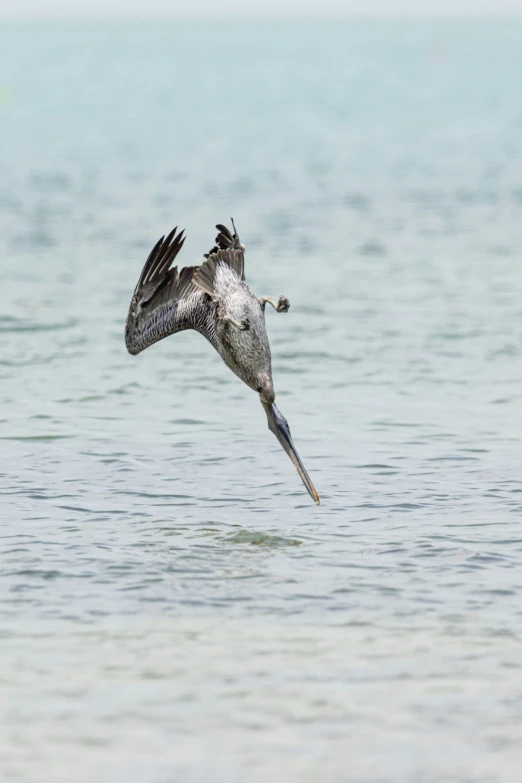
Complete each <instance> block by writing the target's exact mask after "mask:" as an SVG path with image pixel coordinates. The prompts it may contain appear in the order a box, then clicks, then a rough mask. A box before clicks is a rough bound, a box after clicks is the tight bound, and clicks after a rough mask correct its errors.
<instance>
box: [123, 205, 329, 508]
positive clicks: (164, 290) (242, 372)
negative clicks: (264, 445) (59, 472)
mask: <svg viewBox="0 0 522 783" xmlns="http://www.w3.org/2000/svg"><path fill="white" fill-rule="evenodd" d="M231 221H232V229H233V233H232V232H231V231H230V230H229V229H228V228H227V227H226V226H224V225H223V224H221V223H218V224H217V225H216V228H217V230H218V235H217V237H216V239H215V245H214V247H213V248H212V249H211V250H210V251H209V252H208V253H205V254H204V256H203V258H204V259H205V260H204V261H203V262H202V263H201V264H200V265H199V266H186V267H183V268H180V269H179V270H178V267H177V266H174V267H173V266H172V264H173V262H174V261H175V259H176V258H177V256H178V254H179V252H180V250H181V249H182V247H183V245H184V243H185V239H186V236H185V231H184V230H181V231H179V232H178V227H177V226H176V228H174V229H173V230H172V231H171V232H170V234H168V235H167V236H162V237H161V239H160V240H159V241H158V242H157V243H156V244H155V245H154V247H153V248H152V250H151V252H150V254H149V256H148V258H147V261H146V262H145V266H144V267H143V270H142V273H141V275H140V277H139V279H138V283H137V285H136V288H135V289H134V293H133V295H132V299H131V303H130V307H129V312H128V315H127V320H126V324H125V344H126V347H127V350H128V352H129V353H130V354H132V355H133V356H135V355H136V354H139V353H141V351H144V350H145V349H146V348H148V347H149V346H151V345H154V343H157V342H158V341H159V340H162V339H163V338H165V337H168V336H170V335H172V334H176V333H177V332H182V331H184V330H186V329H194V330H195V331H197V332H199V333H200V334H201V335H203V337H205V338H206V339H207V340H208V341H209V343H210V344H211V345H212V346H213V347H214V348H215V349H216V351H217V352H218V353H219V355H220V356H221V358H222V359H223V361H224V362H225V364H226V365H227V367H229V368H230V369H231V370H232V372H233V373H235V374H236V375H237V376H238V377H239V378H240V379H241V380H242V381H243V382H244V383H246V385H247V386H249V387H250V388H251V389H253V390H254V391H255V392H257V393H258V394H259V399H260V401H261V404H262V406H263V408H264V410H265V413H266V416H267V421H268V427H269V429H270V430H271V431H272V432H273V433H274V435H275V436H276V438H277V440H278V441H279V443H280V444H281V446H282V447H283V449H284V450H285V452H286V453H287V454H288V456H289V457H290V459H291V460H292V462H293V464H294V465H295V467H296V469H297V472H298V474H299V476H300V477H301V480H302V482H303V484H304V485H305V487H306V489H307V491H308V493H309V495H310V497H311V498H312V499H313V500H314V502H315V503H316V504H318V505H319V503H320V498H319V495H318V493H317V490H316V489H315V487H314V485H313V483H312V480H311V479H310V476H309V475H308V473H307V472H306V470H305V467H304V465H303V463H302V461H301V459H300V457H299V455H298V454H297V451H296V449H295V446H294V443H293V440H292V435H291V433H290V427H289V425H288V422H287V420H286V419H285V417H284V416H283V414H282V413H281V412H280V411H279V409H278V408H277V406H276V404H275V392H274V383H273V378H272V360H271V353H270V343H269V341H268V335H267V332H266V324H265V308H266V305H270V306H271V307H273V309H274V310H275V311H276V312H277V313H286V312H288V310H289V308H290V302H289V301H288V299H287V298H286V296H280V297H279V300H278V301H277V302H274V300H273V299H271V298H270V297H268V296H263V297H261V298H258V297H257V296H255V295H254V294H253V293H252V291H251V290H250V288H249V287H248V285H247V283H246V281H245V245H243V244H242V243H241V240H240V238H239V234H238V233H237V230H236V226H235V223H234V220H233V219H231Z"/></svg>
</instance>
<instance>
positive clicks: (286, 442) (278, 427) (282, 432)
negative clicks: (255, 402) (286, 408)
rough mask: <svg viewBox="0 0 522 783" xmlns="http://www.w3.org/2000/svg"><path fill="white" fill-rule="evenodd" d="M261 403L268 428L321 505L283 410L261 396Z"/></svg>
mask: <svg viewBox="0 0 522 783" xmlns="http://www.w3.org/2000/svg"><path fill="white" fill-rule="evenodd" d="M261 403H262V405H263V408H264V409H265V413H266V417H267V419H268V429H269V430H271V431H272V432H273V433H274V435H275V436H276V438H277V440H278V441H279V443H280V444H281V446H282V447H283V448H284V450H285V451H286V453H287V454H288V456H289V457H290V459H291V460H292V462H293V463H294V465H295V467H296V468H297V472H298V473H299V475H300V476H301V480H302V482H303V484H304V485H305V487H306V489H307V490H308V492H309V494H310V497H311V498H313V500H314V502H315V503H317V505H319V503H320V502H321V500H320V498H319V495H318V494H317V490H316V488H315V487H314V485H313V484H312V480H311V478H310V476H309V475H308V473H307V472H306V470H305V467H304V465H303V463H302V462H301V460H300V458H299V454H298V453H297V451H296V450H295V446H294V442H293V440H292V435H291V434H290V427H289V426H288V422H287V420H286V419H285V417H284V416H283V414H282V413H281V411H280V410H279V409H278V408H277V407H276V405H275V404H274V403H272V404H271V405H270V404H269V403H267V402H265V401H264V400H263V399H262V398H261Z"/></svg>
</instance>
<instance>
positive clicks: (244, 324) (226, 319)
mask: <svg viewBox="0 0 522 783" xmlns="http://www.w3.org/2000/svg"><path fill="white" fill-rule="evenodd" d="M219 318H220V320H221V321H223V323H226V324H230V325H231V326H234V327H235V328H236V329H239V331H240V332H248V330H249V329H250V321H249V320H248V318H242V319H241V321H235V320H234V319H233V318H230V316H229V315H221V316H220V317H219Z"/></svg>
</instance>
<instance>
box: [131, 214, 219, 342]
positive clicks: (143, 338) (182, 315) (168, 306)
mask: <svg viewBox="0 0 522 783" xmlns="http://www.w3.org/2000/svg"><path fill="white" fill-rule="evenodd" d="M176 231H177V228H175V229H174V230H173V231H172V232H171V233H170V234H169V235H168V236H167V237H162V238H161V239H160V240H159V242H157V244H156V245H155V246H154V247H153V249H152V251H151V253H150V255H149V257H148V259H147V261H146V263H145V266H144V267H143V271H142V273H141V275H140V278H139V280H138V284H137V286H136V288H135V290H134V294H133V297H132V300H131V304H130V308H129V314H128V316H127V322H126V325H125V344H126V346H127V350H128V351H129V353H131V354H137V353H140V352H141V351H143V350H145V348H148V346H149V345H153V344H154V343H156V342H158V340H162V339H163V338H164V337H168V335H170V334H174V333H175V332H180V331H182V330H184V329H192V328H195V323H196V320H195V313H196V310H197V307H198V303H200V300H201V298H202V297H203V296H204V294H203V293H202V291H201V289H200V288H199V287H198V286H196V285H194V282H193V276H194V273H195V272H196V270H197V269H198V268H199V267H197V266H188V267H185V268H184V269H181V270H180V271H178V268H177V266H176V267H173V268H171V266H172V262H173V261H174V259H175V258H176V256H177V255H178V253H179V251H180V250H181V248H182V247H183V243H184V241H185V238H184V237H183V232H182V231H180V232H179V234H176Z"/></svg>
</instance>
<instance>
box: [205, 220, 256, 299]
mask: <svg viewBox="0 0 522 783" xmlns="http://www.w3.org/2000/svg"><path fill="white" fill-rule="evenodd" d="M232 226H233V229H234V234H232V233H231V232H230V231H229V230H228V228H227V227H226V226H224V225H222V224H221V223H218V224H217V226H216V228H217V230H218V232H219V233H218V235H217V237H216V245H215V247H213V248H212V250H209V252H208V253H205V258H206V261H204V262H203V263H202V264H201V266H200V267H198V268H197V270H196V271H195V273H194V281H193V282H194V284H195V285H197V286H198V287H199V288H200V289H201V290H202V291H204V292H205V293H206V294H208V295H209V296H210V297H212V298H214V297H215V291H214V281H215V274H216V266H217V265H218V264H219V263H222V264H226V265H227V266H229V267H230V269H232V270H233V271H234V272H235V273H236V275H237V276H238V277H239V279H240V280H244V279H245V246H244V245H242V244H241V240H240V239H239V235H238V233H237V231H236V227H235V225H234V221H232Z"/></svg>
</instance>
